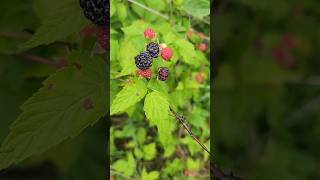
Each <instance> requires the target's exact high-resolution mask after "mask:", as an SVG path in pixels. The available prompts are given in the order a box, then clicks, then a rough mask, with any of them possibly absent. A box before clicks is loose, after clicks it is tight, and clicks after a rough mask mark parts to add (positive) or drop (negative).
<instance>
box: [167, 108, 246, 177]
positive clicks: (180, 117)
mask: <svg viewBox="0 0 320 180" xmlns="http://www.w3.org/2000/svg"><path fill="white" fill-rule="evenodd" d="M170 111H171V112H172V114H173V115H174V117H175V119H176V120H178V121H179V122H180V123H181V124H182V126H183V127H184V129H185V130H186V131H187V132H188V133H189V135H190V136H191V137H192V138H193V139H194V140H195V141H196V142H197V143H198V144H199V145H200V146H201V147H202V149H203V150H205V151H206V152H207V153H208V154H209V157H211V156H212V155H211V153H210V151H209V150H208V148H207V147H206V146H205V145H204V144H203V143H201V141H200V140H199V139H198V138H197V137H196V136H195V135H194V134H193V133H192V131H191V130H190V128H189V127H188V126H187V124H186V118H185V116H183V115H181V114H178V113H176V112H175V111H174V110H173V109H172V108H170ZM210 171H211V173H212V175H213V176H214V177H215V178H217V179H220V180H241V178H240V177H237V176H235V175H234V174H233V173H230V174H226V173H224V172H223V171H222V170H220V169H219V168H218V167H217V166H216V165H215V164H214V163H213V162H210Z"/></svg>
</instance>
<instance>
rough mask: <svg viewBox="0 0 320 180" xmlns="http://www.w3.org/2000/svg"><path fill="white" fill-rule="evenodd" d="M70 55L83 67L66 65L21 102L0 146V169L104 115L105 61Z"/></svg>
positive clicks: (60, 140)
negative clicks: (27, 98) (19, 108)
mask: <svg viewBox="0 0 320 180" xmlns="http://www.w3.org/2000/svg"><path fill="white" fill-rule="evenodd" d="M72 56H73V58H74V59H78V60H79V61H78V62H77V63H79V64H80V65H81V66H82V67H83V68H81V69H77V68H76V67H68V68H65V69H63V70H61V71H58V72H57V73H55V74H53V75H51V76H50V77H49V78H48V79H47V80H46V81H45V82H44V83H43V87H42V88H41V89H40V90H39V91H38V92H37V93H35V94H34V95H33V96H32V97H31V98H30V99H29V100H28V101H26V102H25V103H24V104H23V105H22V107H21V109H22V111H23V112H22V114H21V115H20V116H19V117H18V118H17V120H16V121H15V122H14V123H13V124H12V125H11V128H10V134H9V135H8V136H7V138H6V139H5V140H4V142H3V144H2V146H1V150H0V159H1V163H0V169H3V168H6V167H8V166H9V165H11V164H13V163H18V162H20V161H22V160H24V159H25V158H27V157H29V156H31V155H33V154H40V153H42V152H44V151H46V150H48V149H49V148H50V147H52V146H54V145H56V144H58V143H60V142H62V141H63V140H65V139H66V138H68V137H74V136H76V135H78V134H79V133H80V132H81V131H82V130H83V129H84V128H85V127H87V126H89V125H93V124H94V123H95V122H96V121H97V120H98V119H99V118H100V117H102V116H103V115H104V114H106V112H107V111H106V109H107V103H106V101H105V100H103V99H101V98H100V97H105V96H106V89H107V88H106V81H105V76H104V74H106V69H105V68H104V67H105V66H106V65H105V63H104V62H103V60H101V59H100V58H89V56H87V55H84V54H81V53H76V54H73V55H72ZM88 60H89V61H88ZM74 119H77V121H74Z"/></svg>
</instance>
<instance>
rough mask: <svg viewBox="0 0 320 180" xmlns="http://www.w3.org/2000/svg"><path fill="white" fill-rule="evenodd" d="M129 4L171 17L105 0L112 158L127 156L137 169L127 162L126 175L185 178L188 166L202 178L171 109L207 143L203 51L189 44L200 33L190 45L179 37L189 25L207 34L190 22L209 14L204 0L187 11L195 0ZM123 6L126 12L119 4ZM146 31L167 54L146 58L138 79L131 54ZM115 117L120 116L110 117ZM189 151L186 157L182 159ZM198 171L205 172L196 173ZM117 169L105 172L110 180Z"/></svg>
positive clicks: (201, 163) (201, 161)
mask: <svg viewBox="0 0 320 180" xmlns="http://www.w3.org/2000/svg"><path fill="white" fill-rule="evenodd" d="M136 2H138V3H141V4H142V5H144V6H146V7H148V8H152V9H153V10H155V11H158V12H159V13H162V14H163V15H164V16H166V15H171V17H170V21H166V20H164V19H163V18H162V17H161V16H159V15H157V14H156V13H152V12H150V11H148V10H147V9H145V8H142V7H141V6H138V5H137V4H135V3H128V4H127V3H126V2H122V1H116V0H111V14H113V15H112V17H114V18H111V29H112V33H111V44H113V46H112V45H111V49H110V54H111V55H110V57H111V65H110V66H111V68H110V70H111V83H112V85H115V86H117V87H116V88H112V89H111V98H110V99H111V100H110V103H111V104H112V105H111V115H112V116H111V120H112V126H113V127H115V128H114V129H113V131H112V133H111V134H110V135H111V139H112V140H111V141H112V142H110V146H111V147H110V148H111V149H112V153H111V162H113V163H117V162H125V161H127V156H128V154H131V153H133V155H134V156H133V157H134V159H135V162H136V166H135V167H133V166H132V167H131V168H133V169H134V170H135V171H134V173H130V178H133V179H172V178H178V179H179V178H180V179H187V178H191V179H192V177H191V176H190V175H189V174H188V172H187V171H188V168H189V167H188V166H186V164H189V166H190V170H194V171H195V174H196V177H195V178H202V177H200V175H203V176H204V177H208V174H209V170H208V169H206V168H207V166H206V165H205V162H207V160H208V158H207V155H205V152H204V151H203V150H202V149H201V147H200V146H199V145H198V144H197V143H196V142H195V141H194V140H193V139H192V138H190V137H189V136H188V135H187V134H186V133H187V132H185V130H183V129H180V128H179V124H178V123H177V120H176V119H175V118H174V117H173V114H172V113H171V111H170V108H172V109H174V110H175V111H177V112H179V113H181V114H184V115H186V116H187V117H188V119H189V118H190V120H191V118H192V119H193V120H192V121H193V122H192V124H196V125H195V126H193V127H192V130H193V131H195V133H196V135H197V136H198V137H199V138H200V139H201V141H203V142H204V143H206V145H207V146H208V145H209V143H208V142H209V141H208V137H209V135H210V133H209V131H210V130H209V126H208V120H209V97H210V96H209V89H208V88H207V89H205V88H204V87H208V83H209V82H208V77H209V76H210V70H209V61H208V56H209V54H208V53H203V52H201V51H199V49H197V48H196V46H197V45H198V43H199V42H202V40H200V38H199V39H197V40H198V41H197V42H195V41H193V40H191V39H189V38H187V36H186V32H187V31H188V30H189V29H190V28H194V29H197V30H198V31H202V32H203V33H204V34H206V35H207V36H209V32H208V29H209V26H206V25H205V26H202V25H201V26H195V27H192V26H190V24H191V23H195V24H196V23H200V24H202V23H201V21H200V20H199V19H206V18H208V15H209V14H208V12H209V6H208V5H209V1H206V0H204V1H201V3H200V4H199V5H197V6H195V11H194V12H193V11H192V12H191V11H190V7H191V6H193V5H195V3H193V2H191V1H185V2H184V3H180V4H179V5H178V4H170V3H169V2H168V1H165V0H156V1H154V0H142V1H136ZM124 6H126V9H125V10H126V12H124V8H122V7H124ZM192 13H194V14H192ZM185 14H190V15H191V16H194V17H195V19H194V20H193V21H192V22H191V23H188V18H187V17H186V16H183V15H185ZM115 15H117V16H115ZM146 28H152V29H153V30H154V31H155V32H156V39H154V40H153V41H155V42H159V43H165V44H166V45H167V46H168V47H170V48H171V49H172V51H173V57H172V59H171V61H169V62H167V61H163V60H162V58H161V57H158V58H155V59H154V60H153V65H152V67H151V70H152V73H153V74H152V77H151V79H150V80H146V79H142V78H141V77H137V67H136V66H135V62H134V57H135V56H136V55H137V54H138V53H139V52H141V51H143V50H144V49H145V46H146V44H147V43H148V42H150V41H148V40H147V39H145V38H144V36H143V33H144V30H145V29H146ZM206 52H209V51H208V50H207V51H206ZM158 67H167V68H168V69H169V71H170V74H169V79H168V80H167V81H165V82H162V81H159V80H157V78H156V76H157V71H158ZM197 73H201V78H203V82H200V81H197V80H195V74H197ZM201 83H202V84H201ZM202 95H203V97H202V98H200V97H201V96H202ZM192 113H195V114H194V116H191V115H192ZM119 117H121V121H120V120H117V119H118V118H119ZM198 118H199V119H198ZM188 121H189V120H188ZM197 121H199V123H197ZM190 122H191V121H190ZM208 147H209V146H208ZM180 153H182V154H184V155H181V154H180ZM188 155H189V156H190V157H189V160H188V158H187V157H185V156H188ZM172 159H174V161H173V162H172ZM180 159H182V160H180ZM187 161H188V163H187ZM172 163H173V164H172ZM203 169H205V170H203ZM202 170H203V171H204V173H200V171H202ZM128 171H130V172H132V171H131V170H128ZM119 172H124V170H123V169H121V167H120V165H119V171H118V170H114V171H113V170H111V175H112V178H114V179H121V178H122V177H121V175H119ZM128 174H129V173H128ZM189 176H190V177H189Z"/></svg>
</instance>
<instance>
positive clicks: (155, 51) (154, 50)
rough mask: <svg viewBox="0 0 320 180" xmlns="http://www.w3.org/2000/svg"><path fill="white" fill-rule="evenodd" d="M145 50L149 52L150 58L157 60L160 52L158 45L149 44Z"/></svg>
mask: <svg viewBox="0 0 320 180" xmlns="http://www.w3.org/2000/svg"><path fill="white" fill-rule="evenodd" d="M146 50H147V51H148V52H149V54H150V55H151V57H153V58H157V57H158V55H159V52H160V48H159V44H157V43H154V42H150V43H149V44H148V45H147V48H146Z"/></svg>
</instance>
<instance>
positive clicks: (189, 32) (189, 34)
mask: <svg viewBox="0 0 320 180" xmlns="http://www.w3.org/2000/svg"><path fill="white" fill-rule="evenodd" d="M192 35H193V31H192V30H191V29H190V30H189V31H188V32H187V36H188V38H191V37H192Z"/></svg>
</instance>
